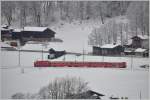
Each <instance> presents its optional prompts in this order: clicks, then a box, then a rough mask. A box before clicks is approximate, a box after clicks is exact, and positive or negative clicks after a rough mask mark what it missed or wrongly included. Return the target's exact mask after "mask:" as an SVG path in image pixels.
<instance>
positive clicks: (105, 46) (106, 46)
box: [101, 44, 120, 48]
mask: <svg viewBox="0 0 150 100" xmlns="http://www.w3.org/2000/svg"><path fill="white" fill-rule="evenodd" d="M119 45H120V44H104V45H102V46H101V48H115V47H117V46H119Z"/></svg>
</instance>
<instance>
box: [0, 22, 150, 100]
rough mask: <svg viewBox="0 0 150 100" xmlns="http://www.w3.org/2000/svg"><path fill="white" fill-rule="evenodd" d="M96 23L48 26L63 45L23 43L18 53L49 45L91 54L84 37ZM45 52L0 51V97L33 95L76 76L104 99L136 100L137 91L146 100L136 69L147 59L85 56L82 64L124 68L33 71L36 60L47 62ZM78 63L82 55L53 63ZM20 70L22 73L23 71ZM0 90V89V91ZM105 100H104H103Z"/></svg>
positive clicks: (143, 79)
mask: <svg viewBox="0 0 150 100" xmlns="http://www.w3.org/2000/svg"><path fill="white" fill-rule="evenodd" d="M99 26H100V22H99V21H92V22H91V21H90V22H88V21H87V22H85V23H82V24H79V23H78V22H73V23H71V24H70V23H64V25H61V24H60V25H56V26H53V27H51V28H52V29H53V30H54V31H56V33H57V34H56V37H58V38H61V39H62V40H63V43H54V44H49V45H48V46H47V47H46V46H42V45H41V44H27V45H25V46H23V47H21V49H22V50H44V51H47V50H48V49H49V48H50V47H51V46H52V47H55V48H57V49H58V50H66V51H68V52H78V53H82V52H83V49H84V50H85V53H87V52H91V50H92V48H91V47H90V46H88V42H87V41H88V35H89V34H90V33H91V31H92V29H93V28H94V27H99ZM47 55H48V53H44V54H42V53H40V52H20V65H19V52H18V51H1V60H0V61H1V64H0V65H1V69H0V71H1V73H2V74H1V75H2V80H1V84H2V97H3V98H10V97H11V95H13V94H15V93H16V92H23V93H36V92H38V91H39V89H40V88H41V87H43V86H46V85H47V84H48V83H49V82H50V81H51V80H53V79H55V78H56V77H65V76H76V77H78V76H79V77H81V78H83V79H84V80H85V81H88V82H89V87H91V89H92V90H95V91H97V92H100V93H102V94H105V95H106V96H105V97H106V98H107V97H110V96H111V95H114V96H119V97H121V96H124V97H125V96H126V97H129V99H137V98H139V95H140V92H141V97H142V99H148V94H149V93H148V87H149V84H148V78H149V76H148V72H149V71H148V69H142V68H140V67H139V66H140V65H144V64H149V59H148V58H135V57H133V58H131V57H108V56H107V57H106V56H105V57H104V56H89V55H85V56H84V60H85V61H110V62H111V61H112V62H114V61H115V62H121V61H125V62H127V68H125V69H109V68H67V67H66V68H54V67H51V68H34V67H33V63H34V61H36V60H42V56H43V60H47ZM64 57H65V60H67V61H82V60H83V56H82V55H81V56H76V55H71V54H67V55H65V56H62V57H60V58H58V59H56V60H58V61H61V60H64ZM23 69H24V73H22V72H23ZM0 90H1V89H0ZM104 100H105V99H104Z"/></svg>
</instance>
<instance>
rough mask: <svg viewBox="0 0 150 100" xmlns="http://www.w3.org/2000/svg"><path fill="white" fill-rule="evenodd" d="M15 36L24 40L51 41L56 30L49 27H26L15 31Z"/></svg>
mask: <svg viewBox="0 0 150 100" xmlns="http://www.w3.org/2000/svg"><path fill="white" fill-rule="evenodd" d="M12 34H13V38H14V39H20V40H24V41H50V40H51V39H52V38H53V37H55V32H54V31H52V30H51V29H49V28H48V27H24V28H23V29H16V30H14V31H13V33H12Z"/></svg>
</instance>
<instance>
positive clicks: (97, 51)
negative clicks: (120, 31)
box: [93, 44, 124, 56]
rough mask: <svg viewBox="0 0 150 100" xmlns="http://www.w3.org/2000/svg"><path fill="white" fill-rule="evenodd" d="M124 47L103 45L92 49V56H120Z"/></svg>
mask: <svg viewBox="0 0 150 100" xmlns="http://www.w3.org/2000/svg"><path fill="white" fill-rule="evenodd" d="M123 51H124V47H123V46H121V45H119V44H105V45H102V46H101V47H95V46H94V47H93V54H94V55H106V56H107V55H121V54H122V52H123Z"/></svg>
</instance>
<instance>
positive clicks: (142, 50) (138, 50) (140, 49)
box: [135, 48, 146, 52]
mask: <svg viewBox="0 0 150 100" xmlns="http://www.w3.org/2000/svg"><path fill="white" fill-rule="evenodd" d="M145 51H146V49H142V48H137V49H136V50H135V52H145Z"/></svg>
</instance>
